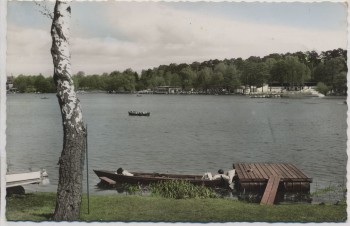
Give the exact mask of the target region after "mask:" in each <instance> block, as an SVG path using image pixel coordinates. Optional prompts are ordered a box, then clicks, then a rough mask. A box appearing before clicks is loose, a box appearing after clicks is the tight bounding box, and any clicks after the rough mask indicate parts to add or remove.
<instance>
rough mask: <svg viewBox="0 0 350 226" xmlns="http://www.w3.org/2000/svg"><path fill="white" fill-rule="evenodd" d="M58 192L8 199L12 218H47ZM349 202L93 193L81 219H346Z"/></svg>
mask: <svg viewBox="0 0 350 226" xmlns="http://www.w3.org/2000/svg"><path fill="white" fill-rule="evenodd" d="M55 195H56V194H55V193H32V194H26V195H24V196H14V197H10V198H7V209H6V216H7V220H9V221H24V220H25V221H27V220H29V221H48V220H50V219H51V216H52V213H53V211H54V207H55ZM346 217H347V214H346V204H345V203H344V202H342V203H340V204H339V205H330V204H325V205H312V204H290V205H274V206H265V205H259V204H249V203H246V202H241V201H237V200H232V199H223V198H216V199H210V198H208V199H166V198H160V197H152V196H138V195H128V196H123V195H105V196H104V195H103V196H102V195H93V196H90V214H87V201H86V197H84V198H83V205H82V209H81V217H80V221H123V222H124V221H126V222H130V221H133V222H135V221H142V222H148V221H151V222H159V221H161V222H344V221H345V220H346Z"/></svg>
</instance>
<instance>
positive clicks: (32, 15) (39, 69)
mask: <svg viewBox="0 0 350 226" xmlns="http://www.w3.org/2000/svg"><path fill="white" fill-rule="evenodd" d="M42 4H43V5H45V6H46V7H47V8H48V9H49V10H51V11H53V3H52V2H51V3H50V2H46V3H45V2H44V3H42ZM71 8H72V18H71V28H70V29H71V38H70V44H71V57H72V69H73V74H75V73H77V72H78V71H84V72H85V74H87V75H89V74H102V73H104V72H106V73H110V72H112V71H114V70H119V71H123V70H125V69H128V68H131V69H133V70H134V71H137V72H140V71H141V70H143V69H149V68H153V67H158V66H159V65H162V64H170V63H178V64H179V63H192V62H194V61H197V62H202V61H205V60H210V59H219V60H223V59H225V58H227V59H231V58H238V57H242V58H243V59H246V58H248V57H249V56H261V57H262V56H265V55H268V54H270V53H287V52H297V51H313V50H314V51H317V52H321V51H327V50H332V49H337V48H344V49H346V48H347V8H346V5H345V4H344V3H339V2H338V3H335V2H321V3H301V2H294V3H257V2H255V3H254V2H252V3H247V2H246V3H244V2H116V1H107V2H76V1H74V2H73V3H72V7H71ZM41 10H42V7H40V6H38V5H37V4H35V3H34V2H32V1H29V2H28V1H25V2H23V1H21V2H19V1H10V2H8V9H7V14H8V15H7V75H8V76H9V75H13V76H17V75H19V74H26V75H30V74H31V75H34V74H39V73H41V74H43V75H44V76H52V73H53V65H52V58H51V54H50V47H51V37H50V27H51V19H50V18H48V17H45V16H44V15H42V13H41V12H40V11H41Z"/></svg>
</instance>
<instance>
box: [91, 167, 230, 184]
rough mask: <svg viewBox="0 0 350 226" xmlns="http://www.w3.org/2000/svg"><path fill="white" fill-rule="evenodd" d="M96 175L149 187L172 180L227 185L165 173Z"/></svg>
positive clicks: (110, 172) (103, 173) (117, 181)
mask: <svg viewBox="0 0 350 226" xmlns="http://www.w3.org/2000/svg"><path fill="white" fill-rule="evenodd" d="M94 172H95V174H96V175H97V176H98V177H99V178H101V177H107V178H109V179H111V180H113V181H115V182H116V183H117V184H122V183H127V184H141V185H149V184H151V183H157V182H162V181H163V182H165V181H172V180H185V181H188V182H190V183H191V184H195V185H203V186H206V187H224V186H227V183H225V181H223V180H202V176H201V175H181V174H163V173H138V172H132V174H134V176H125V175H120V174H117V173H116V171H107V170H94Z"/></svg>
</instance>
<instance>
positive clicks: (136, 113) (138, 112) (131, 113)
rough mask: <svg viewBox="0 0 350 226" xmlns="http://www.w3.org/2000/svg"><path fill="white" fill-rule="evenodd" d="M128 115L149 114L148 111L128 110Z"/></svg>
mask: <svg viewBox="0 0 350 226" xmlns="http://www.w3.org/2000/svg"><path fill="white" fill-rule="evenodd" d="M128 113H129V116H150V115H151V113H150V112H144V111H129V112H128Z"/></svg>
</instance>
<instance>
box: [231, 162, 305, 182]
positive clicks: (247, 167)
mask: <svg viewBox="0 0 350 226" xmlns="http://www.w3.org/2000/svg"><path fill="white" fill-rule="evenodd" d="M234 167H235V169H236V174H237V176H238V179H239V180H240V181H241V182H267V180H268V179H269V178H270V177H271V176H280V177H281V181H283V182H288V181H289V182H309V183H311V182H312V178H309V177H307V176H306V175H305V174H304V173H303V172H302V171H301V170H299V169H298V168H297V167H296V166H294V165H293V164H290V163H236V164H234Z"/></svg>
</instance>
